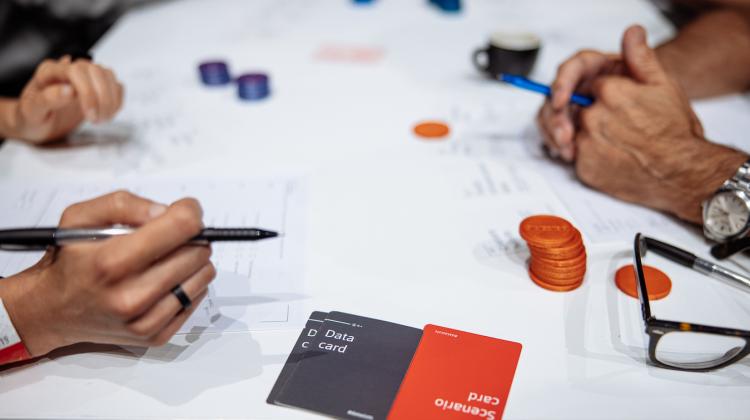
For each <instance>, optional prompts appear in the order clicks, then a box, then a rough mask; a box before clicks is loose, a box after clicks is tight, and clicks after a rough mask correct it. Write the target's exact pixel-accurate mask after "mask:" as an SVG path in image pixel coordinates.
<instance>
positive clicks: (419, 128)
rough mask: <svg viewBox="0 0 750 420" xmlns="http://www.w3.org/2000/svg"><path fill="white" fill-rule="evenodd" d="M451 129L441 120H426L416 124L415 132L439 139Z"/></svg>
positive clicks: (421, 135)
mask: <svg viewBox="0 0 750 420" xmlns="http://www.w3.org/2000/svg"><path fill="white" fill-rule="evenodd" d="M450 131H451V129H450V128H448V125H447V124H445V123H442V122H439V121H424V122H421V123H419V124H417V125H415V126H414V134H416V135H418V136H419V137H422V138H425V139H439V138H443V137H445V136H447V135H448V134H449V133H450Z"/></svg>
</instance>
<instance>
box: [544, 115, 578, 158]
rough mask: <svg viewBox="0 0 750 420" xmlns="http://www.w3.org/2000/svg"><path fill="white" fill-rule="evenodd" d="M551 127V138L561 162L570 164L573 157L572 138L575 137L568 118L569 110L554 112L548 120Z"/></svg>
mask: <svg viewBox="0 0 750 420" xmlns="http://www.w3.org/2000/svg"><path fill="white" fill-rule="evenodd" d="M550 123H551V125H552V136H553V138H554V139H555V144H557V148H558V150H559V152H560V156H561V157H562V158H563V160H565V161H567V162H570V161H572V160H573V158H574V156H575V149H574V147H573V137H574V136H575V127H574V126H573V120H572V119H571V117H570V109H569V108H568V107H565V108H563V109H562V110H561V111H555V112H554V113H553V115H552V117H551V118H550Z"/></svg>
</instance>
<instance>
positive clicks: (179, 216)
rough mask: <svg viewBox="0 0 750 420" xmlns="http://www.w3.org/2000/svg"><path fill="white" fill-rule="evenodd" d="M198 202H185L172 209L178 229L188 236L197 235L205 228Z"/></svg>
mask: <svg viewBox="0 0 750 420" xmlns="http://www.w3.org/2000/svg"><path fill="white" fill-rule="evenodd" d="M199 208H200V207H199V206H198V204H197V201H195V200H183V201H181V202H179V203H177V204H176V205H175V206H174V208H173V209H172V212H171V213H172V217H173V219H174V222H175V223H176V224H177V226H178V228H179V229H181V231H182V232H184V233H186V234H197V233H198V231H200V229H201V228H202V227H203V222H202V221H201V212H200V210H199Z"/></svg>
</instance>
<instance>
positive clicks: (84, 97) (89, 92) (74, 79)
mask: <svg viewBox="0 0 750 420" xmlns="http://www.w3.org/2000/svg"><path fill="white" fill-rule="evenodd" d="M90 65H91V62H89V61H87V60H76V61H75V62H73V64H72V65H71V66H69V69H68V78H69V79H70V81H71V83H72V84H73V89H74V90H75V92H76V95H77V96H78V101H79V102H80V104H81V112H82V113H83V115H85V116H86V119H87V120H88V121H91V122H94V121H96V120H97V118H98V114H97V110H98V109H99V100H98V98H97V93H96V90H95V88H94V85H93V81H92V80H91V76H90V75H89V71H88V67H89V66H90Z"/></svg>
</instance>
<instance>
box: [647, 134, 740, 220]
mask: <svg viewBox="0 0 750 420" xmlns="http://www.w3.org/2000/svg"><path fill="white" fill-rule="evenodd" d="M747 159H748V155H747V154H746V153H744V152H742V151H739V150H737V149H733V148H730V147H726V146H723V145H720V144H716V143H711V142H705V143H703V145H702V147H700V148H693V150H692V153H691V156H690V157H686V159H685V165H684V167H683V168H681V169H680V170H678V171H675V172H673V173H671V174H670V176H669V177H668V179H667V180H666V181H667V184H669V185H670V188H669V191H671V193H672V194H673V195H674V196H673V197H665V198H668V201H667V202H666V203H663V205H662V206H661V208H662V209H663V210H666V211H668V212H671V213H673V214H675V215H677V216H678V217H680V218H681V219H683V220H686V221H689V222H692V223H696V224H701V223H702V220H703V219H702V216H701V206H702V204H703V201H704V200H707V199H709V198H711V196H713V194H714V193H715V192H716V191H717V190H718V189H719V188H720V187H721V186H722V184H723V183H724V181H726V180H728V179H730V178H731V177H732V176H734V174H735V173H736V172H737V169H739V168H740V166H742V164H743V163H745V162H746V161H747Z"/></svg>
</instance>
